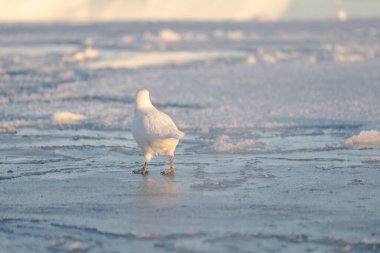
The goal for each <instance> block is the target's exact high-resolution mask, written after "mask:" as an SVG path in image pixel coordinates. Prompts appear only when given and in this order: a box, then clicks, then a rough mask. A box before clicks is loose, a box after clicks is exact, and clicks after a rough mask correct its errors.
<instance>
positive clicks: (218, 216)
mask: <svg viewBox="0 0 380 253" xmlns="http://www.w3.org/2000/svg"><path fill="white" fill-rule="evenodd" d="M140 88H148V89H149V90H150V93H151V98H152V101H153V103H154V104H155V105H157V107H158V108H160V109H161V110H163V111H165V112H166V113H168V114H169V115H171V116H172V118H173V119H174V121H175V122H176V123H177V125H178V127H179V129H181V130H182V131H184V132H185V133H186V137H185V139H184V140H183V141H182V142H180V144H179V146H178V148H177V151H176V157H175V158H176V174H175V176H173V177H164V176H161V175H160V171H161V170H163V169H165V168H167V167H168V166H169V162H168V159H167V158H166V157H157V158H155V159H154V160H153V161H152V162H151V163H150V174H149V175H146V176H141V175H134V174H132V170H133V169H136V168H139V167H141V165H142V161H143V155H142V152H141V151H140V150H139V149H138V147H137V145H136V144H135V142H134V140H133V138H132V135H131V131H130V124H131V120H132V117H133V103H134V95H135V92H136V91H137V90H138V89H140ZM70 113H71V114H70ZM379 196H380V20H376V19H373V20H351V21H347V22H336V21H325V22H322V21H318V22H317V21H315V22H273V23H272V22H268V23H258V22H211V23H204V22H150V23H149V22H135V23H133V22H120V23H88V24H87V23H55V24H1V25H0V252H104V253H105V252H345V253H346V252H380V197H379Z"/></svg>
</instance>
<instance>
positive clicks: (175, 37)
mask: <svg viewBox="0 0 380 253" xmlns="http://www.w3.org/2000/svg"><path fill="white" fill-rule="evenodd" d="M158 37H159V39H160V40H163V41H167V42H178V41H181V35H180V34H179V33H176V32H175V31H173V30H171V29H164V30H161V31H160V33H159V34H158Z"/></svg>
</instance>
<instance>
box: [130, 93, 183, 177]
mask: <svg viewBox="0 0 380 253" xmlns="http://www.w3.org/2000/svg"><path fill="white" fill-rule="evenodd" d="M132 134H133V138H134V139H135V141H136V142H137V144H138V145H139V146H140V147H141V149H142V150H143V151H144V167H143V168H142V169H138V170H134V171H133V173H135V174H147V173H148V172H149V170H148V162H149V161H150V160H151V159H152V158H153V156H154V155H168V156H169V158H170V169H167V170H164V171H162V172H161V174H162V175H173V174H174V151H175V149H176V147H177V144H178V142H179V140H181V139H182V138H183V137H184V136H185V134H184V133H183V132H181V131H179V130H178V128H177V126H176V125H175V124H174V122H173V120H172V119H171V118H170V117H169V116H168V115H167V114H165V113H163V112H161V111H159V110H157V108H156V107H154V106H153V105H152V102H151V101H150V98H149V91H148V90H146V89H143V90H139V91H138V92H137V93H136V103H135V114H134V119H133V123H132Z"/></svg>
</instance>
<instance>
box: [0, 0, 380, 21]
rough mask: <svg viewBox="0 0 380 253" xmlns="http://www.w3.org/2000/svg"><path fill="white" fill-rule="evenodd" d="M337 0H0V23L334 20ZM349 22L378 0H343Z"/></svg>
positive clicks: (377, 10) (375, 11)
mask: <svg viewBox="0 0 380 253" xmlns="http://www.w3.org/2000/svg"><path fill="white" fill-rule="evenodd" d="M337 1H338V0H208V1H204V0H0V8H1V11H0V22H12V21H16V22H20V21H21V22H28V21H112V20H231V19H232V20H249V19H260V20H282V19H333V18H335V16H336V12H337V9H338V4H337ZM343 7H344V8H345V10H346V12H347V14H348V16H349V18H355V17H380V0H360V1H359V0H343Z"/></svg>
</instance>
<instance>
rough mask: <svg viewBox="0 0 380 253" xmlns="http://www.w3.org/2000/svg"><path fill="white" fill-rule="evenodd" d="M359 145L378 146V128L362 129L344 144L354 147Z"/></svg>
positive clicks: (379, 135) (379, 134)
mask: <svg viewBox="0 0 380 253" xmlns="http://www.w3.org/2000/svg"><path fill="white" fill-rule="evenodd" d="M355 145H359V146H376V145H380V132H379V131H376V130H369V131H361V132H360V133H359V134H358V135H353V136H351V137H350V138H348V139H347V140H346V141H345V142H344V144H343V146H345V147H352V146H355Z"/></svg>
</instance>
